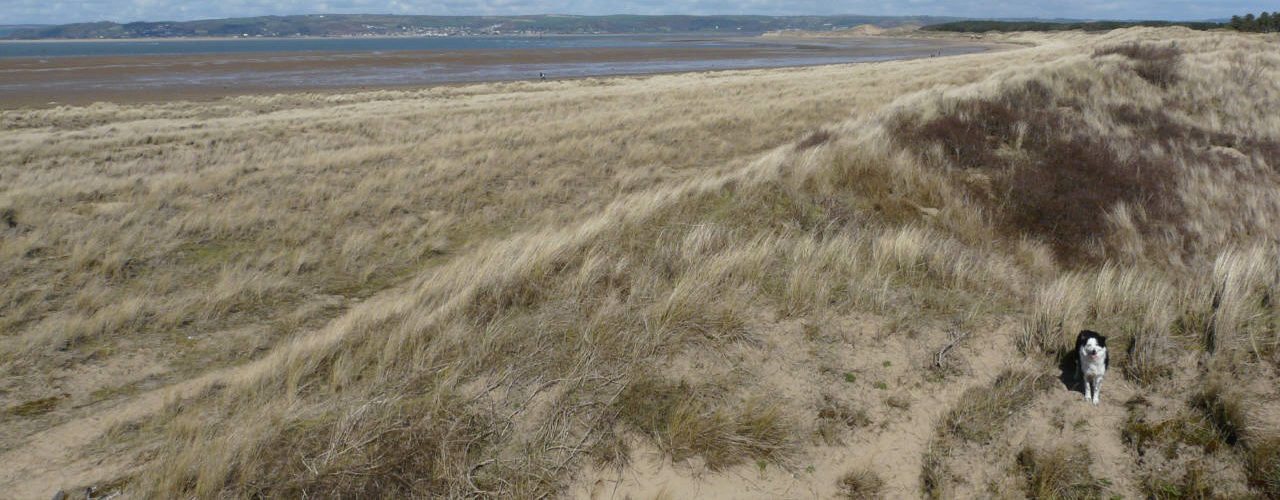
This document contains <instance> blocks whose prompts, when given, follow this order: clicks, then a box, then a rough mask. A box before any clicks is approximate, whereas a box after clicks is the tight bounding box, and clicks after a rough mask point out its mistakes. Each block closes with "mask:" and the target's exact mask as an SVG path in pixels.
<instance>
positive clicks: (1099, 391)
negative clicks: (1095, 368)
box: [1093, 377, 1102, 406]
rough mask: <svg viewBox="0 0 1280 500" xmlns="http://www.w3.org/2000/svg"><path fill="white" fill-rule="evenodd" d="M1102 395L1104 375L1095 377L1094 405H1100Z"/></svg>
mask: <svg viewBox="0 0 1280 500" xmlns="http://www.w3.org/2000/svg"><path fill="white" fill-rule="evenodd" d="M1101 395H1102V377H1098V378H1096V379H1093V405H1094V406H1097V405H1098V398H1099V397H1100V396H1101Z"/></svg>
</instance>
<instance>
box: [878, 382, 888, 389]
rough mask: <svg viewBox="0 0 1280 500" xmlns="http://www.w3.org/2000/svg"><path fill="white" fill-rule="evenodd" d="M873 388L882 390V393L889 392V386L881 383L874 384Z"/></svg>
mask: <svg viewBox="0 0 1280 500" xmlns="http://www.w3.org/2000/svg"><path fill="white" fill-rule="evenodd" d="M875 388H876V389H880V390H882V391H886V390H889V384H886V383H884V382H883V381H880V382H876V383H875Z"/></svg>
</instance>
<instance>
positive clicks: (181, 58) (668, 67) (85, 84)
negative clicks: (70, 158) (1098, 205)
mask: <svg viewBox="0 0 1280 500" xmlns="http://www.w3.org/2000/svg"><path fill="white" fill-rule="evenodd" d="M743 38H745V40H743V42H744V43H743V44H742V46H741V47H715V48H708V47H690V48H677V49H671V48H652V49H648V48H645V49H639V48H611V49H535V50H485V51H466V50H461V51H443V52H442V51H389V52H319V51H294V52H257V53H223V54H207V53H206V54H181V55H172V54H162V55H130V56H67V57H57V58H47V59H32V58H7V59H0V92H4V93H5V94H6V99H5V102H4V103H3V104H0V109H23V108H26V109H32V108H50V107H57V106H62V105H87V104H92V103H95V102H114V103H151V102H166V101H173V100H194V101H209V100H215V99H218V98H223V97H234V96H243V95H263V94H266V95H271V94H288V93H316V92H321V93H349V92H364V91H370V90H379V89H396V90H402V89H425V88H433V87H440V86H459V85H468V84H477V83H489V82H513V81H538V75H539V73H542V72H544V71H545V72H547V73H548V74H549V76H550V78H549V79H548V82H553V81H563V80H577V79H584V78H611V77H622V78H625V77H637V76H649V75H664V74H680V73H702V72H713V71H738V70H759V69H779V68H795V67H810V66H826V65H839V64H858V63H863V62H880V61H889V60H908V59H917V58H927V57H931V56H932V55H934V54H935V53H941V54H943V57H946V56H948V55H961V54H972V53H983V52H990V51H998V50H1007V49H1010V48H1015V46H1013V45H1011V44H999V43H989V42H988V43H973V42H967V41H962V40H933V41H930V43H927V44H921V43H919V40H912V41H913V42H915V43H913V44H912V45H909V46H903V47H866V46H861V47H860V46H857V45H856V44H853V45H851V42H850V40H849V39H848V38H840V39H832V40H828V41H826V42H827V43H826V44H814V42H815V41H820V40H817V39H812V38H810V39H804V40H787V39H780V38H772V39H761V38H760V37H743ZM871 38H876V39H879V40H891V39H890V38H889V37H871ZM544 68H545V69H544Z"/></svg>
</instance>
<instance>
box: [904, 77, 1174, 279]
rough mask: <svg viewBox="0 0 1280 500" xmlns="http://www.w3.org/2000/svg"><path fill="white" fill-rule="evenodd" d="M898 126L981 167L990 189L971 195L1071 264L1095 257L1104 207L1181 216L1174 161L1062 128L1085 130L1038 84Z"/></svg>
mask: <svg viewBox="0 0 1280 500" xmlns="http://www.w3.org/2000/svg"><path fill="white" fill-rule="evenodd" d="M1114 111H1115V112H1117V113H1120V114H1122V115H1123V117H1122V118H1120V120H1129V121H1142V120H1144V119H1150V118H1151V117H1148V116H1143V115H1142V114H1141V113H1140V112H1139V110H1137V109H1136V108H1135V109H1129V108H1125V109H1116V110H1114ZM1157 117H1158V115H1157ZM1166 118H1167V117H1166ZM1166 121H1167V120H1166ZM1155 123H1156V124H1157V125H1161V124H1164V122H1155ZM1165 125H1167V126H1166V128H1169V129H1172V124H1165ZM892 130H893V131H894V133H895V136H896V137H897V138H898V140H899V141H900V142H901V143H902V144H903V145H904V146H906V147H907V148H909V149H913V150H917V151H921V152H923V151H926V150H927V149H928V148H929V147H930V146H931V145H936V146H939V147H940V148H941V149H942V151H943V153H944V155H945V156H946V158H947V159H948V160H949V161H950V162H951V164H952V165H954V166H957V167H961V168H964V169H981V170H982V171H984V173H986V174H987V175H989V176H990V177H991V178H992V180H993V184H994V186H993V189H991V190H990V191H989V192H974V193H973V194H974V196H975V197H976V198H979V199H982V198H987V199H988V202H989V203H990V204H991V205H992V207H991V208H992V209H993V210H992V212H993V213H994V214H995V215H996V217H997V219H998V222H999V223H1000V226H1001V227H1002V228H1003V229H1004V230H1005V231H1006V232H1007V233H1009V234H1011V235H1014V236H1016V235H1020V234H1029V235H1033V236H1036V237H1038V238H1040V239H1042V240H1043V241H1045V242H1046V243H1048V244H1050V245H1051V246H1052V248H1053V249H1054V251H1055V253H1056V254H1057V255H1058V256H1059V257H1060V258H1062V259H1063V260H1065V261H1068V262H1072V261H1079V260H1085V259H1086V258H1087V257H1090V255H1089V253H1088V250H1089V249H1090V247H1092V240H1093V239H1094V238H1096V237H1099V236H1101V235H1103V234H1104V233H1105V231H1106V228H1107V211H1108V210H1110V209H1111V208H1112V207H1113V206H1115V205H1116V204H1118V203H1121V202H1125V203H1133V204H1139V205H1142V206H1143V208H1144V209H1145V211H1146V213H1147V214H1148V215H1149V216H1152V218H1153V219H1154V220H1156V221H1163V220H1170V219H1173V218H1175V216H1176V214H1177V213H1178V206H1177V205H1176V204H1174V202H1172V201H1171V198H1172V197H1171V196H1168V195H1169V193H1170V192H1171V191H1172V189H1173V188H1174V187H1175V185H1174V183H1173V181H1172V180H1171V179H1173V178H1174V176H1173V175H1172V173H1173V168H1174V165H1172V164H1170V163H1168V162H1166V161H1160V160H1156V159H1150V158H1146V157H1141V156H1139V157H1136V158H1122V157H1121V156H1120V155H1118V154H1117V153H1116V152H1115V151H1114V150H1113V149H1112V148H1111V147H1110V146H1109V144H1108V142H1107V141H1108V140H1111V138H1108V139H1106V140H1104V139H1098V138H1093V137H1089V136H1086V135H1072V134H1070V133H1067V132H1064V131H1072V130H1075V131H1080V130H1087V125H1086V124H1085V123H1084V122H1083V119H1082V118H1080V117H1079V116H1078V115H1074V114H1071V113H1069V112H1064V111H1062V110H1060V109H1059V108H1058V107H1057V106H1056V105H1055V104H1054V97H1053V94H1052V93H1051V92H1050V91H1049V90H1048V89H1047V88H1046V87H1045V86H1044V85H1041V84H1039V83H1036V82H1030V83H1027V84H1024V85H1022V86H1019V87H1014V88H1012V89H1009V90H1007V91H1006V92H1005V93H1004V94H1003V95H1001V96H999V97H998V98H995V99H969V100H965V101H962V102H960V103H958V104H957V105H956V106H955V107H954V109H953V111H951V112H949V113H946V114H943V115H942V116H939V117H936V118H933V119H931V120H927V121H925V122H923V123H917V122H916V121H914V120H912V119H911V118H910V117H903V118H900V119H899V120H898V121H897V122H896V124H895V125H894V126H893V127H892ZM1176 132H1177V133H1179V134H1182V133H1183V131H1181V130H1177V131H1176ZM1167 133H1168V134H1173V133H1174V131H1173V130H1170V131H1167ZM1009 150H1017V151H1018V154H1011V153H1007V152H1006V151H1009Z"/></svg>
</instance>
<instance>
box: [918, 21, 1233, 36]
mask: <svg viewBox="0 0 1280 500" xmlns="http://www.w3.org/2000/svg"><path fill="white" fill-rule="evenodd" d="M1134 26H1149V27H1167V26H1185V27H1188V28H1191V29H1196V30H1210V29H1215V28H1223V27H1225V26H1224V25H1223V24H1221V23H1215V22H1198V21H1197V22H1175V21H1057V20H1055V21H1022V20H1019V21H972V20H970V21H952V22H946V23H938V24H932V25H929V26H925V27H924V28H922V29H924V30H926V31H954V32H960V33H985V32H988V31H1003V32H1007V31H1070V30H1084V31H1110V30H1114V29H1120V28H1132V27H1134Z"/></svg>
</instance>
